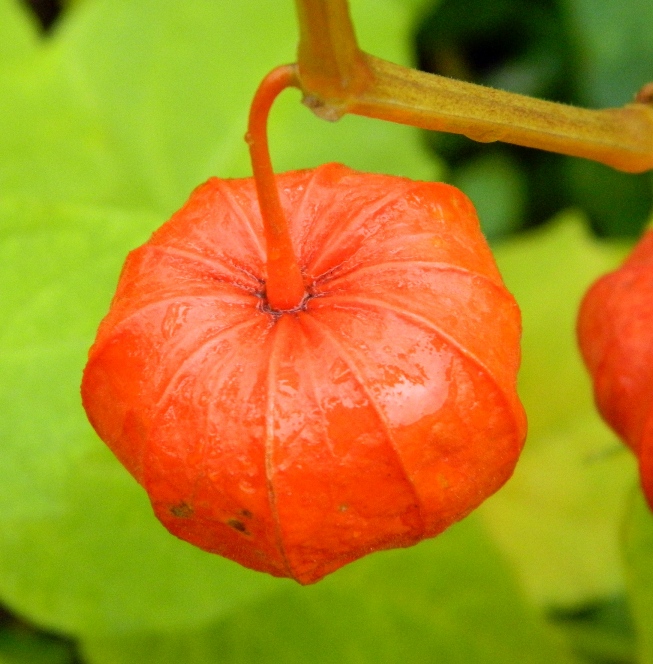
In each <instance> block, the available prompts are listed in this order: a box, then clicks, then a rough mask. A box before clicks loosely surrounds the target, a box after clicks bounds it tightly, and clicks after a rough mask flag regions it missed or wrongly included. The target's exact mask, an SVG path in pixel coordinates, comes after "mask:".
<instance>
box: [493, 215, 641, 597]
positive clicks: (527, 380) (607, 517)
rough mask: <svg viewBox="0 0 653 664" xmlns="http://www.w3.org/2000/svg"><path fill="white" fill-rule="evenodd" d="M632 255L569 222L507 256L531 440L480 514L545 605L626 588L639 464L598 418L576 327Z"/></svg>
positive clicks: (511, 246)
mask: <svg viewBox="0 0 653 664" xmlns="http://www.w3.org/2000/svg"><path fill="white" fill-rule="evenodd" d="M624 251H625V247H623V246H619V245H614V244H607V243H606V244H600V243H599V242H598V241H596V240H593V239H591V238H590V237H589V235H588V233H587V232H586V231H585V230H584V229H583V224H582V220H581V219H579V218H578V217H576V216H574V215H573V214H567V215H565V216H563V217H561V218H560V219H559V220H558V221H557V222H556V223H554V224H551V225H549V226H547V227H546V228H544V229H541V230H538V231H535V232H531V233H528V234H525V235H523V236H522V237H519V238H517V239H515V240H513V241H511V242H507V243H505V244H503V245H501V246H500V247H499V248H498V250H497V252H496V256H497V260H498V263H499V266H500V268H501V270H502V273H503V275H504V278H505V281H506V284H507V285H508V288H509V289H510V290H511V291H512V292H513V293H514V295H515V296H516V298H517V301H518V302H519V305H520V307H521V309H522V317H523V340H522V349H523V363H522V369H521V372H520V379H519V391H520V395H521V398H522V401H523V403H524V406H525V408H526V412H527V413H528V418H529V434H528V438H527V441H526V446H525V449H524V452H523V453H522V457H521V459H520V462H519V464H518V465H517V470H516V471H515V474H514V476H513V478H512V479H511V480H510V481H509V482H508V484H507V485H506V486H505V487H504V488H503V489H502V490H501V491H500V492H499V493H498V494H497V495H496V496H494V497H493V498H491V499H490V500H489V501H488V502H487V503H486V504H485V505H484V506H483V507H482V508H481V512H482V514H483V515H484V516H485V518H486V519H487V521H488V523H489V525H490V527H491V529H492V531H493V533H494V534H495V536H496V537H497V538H498V541H499V542H500V543H501V546H502V548H503V549H504V550H505V551H506V553H507V554H508V555H509V557H510V558H511V559H512V560H513V562H514V563H515V565H516V566H517V569H518V570H519V574H520V577H521V580H522V583H523V584H524V587H525V588H526V589H527V591H528V593H529V595H530V596H531V597H533V598H534V599H535V600H536V601H537V602H538V603H541V604H554V605H555V604H566V605H569V604H580V603H583V602H585V601H587V600H588V599H591V600H594V599H595V598H597V597H602V596H605V595H615V594H618V593H619V592H620V591H621V590H622V587H623V579H622V572H621V565H620V554H619V543H618V539H617V531H618V527H619V524H620V521H621V518H622V514H623V510H624V509H625V500H626V494H627V492H628V490H629V487H630V486H631V484H632V482H633V477H634V475H635V472H636V469H635V462H634V459H633V458H632V456H631V455H630V453H629V452H628V451H627V450H626V448H625V447H624V446H623V445H622V444H621V443H620V442H619V441H618V440H617V438H616V436H615V435H614V434H613V433H612V432H611V431H610V430H609V429H608V427H607V426H606V425H605V424H603V422H602V421H601V420H600V418H599V416H598V414H597V413H596V410H595V408H594V404H593V400H592V388H591V384H590V380H589V377H588V375H587V372H586V371H585V368H584V367H583V365H582V361H581V359H580V355H579V352H578V350H577V347H576V335H575V325H576V314H577V310H578V306H579V303H580V300H581V297H582V296H583V294H584V292H585V291H586V289H587V288H588V286H589V285H590V283H591V282H592V281H593V280H594V279H596V278H597V277H598V276H599V275H601V274H602V273H604V272H607V271H608V270H610V269H613V268H614V267H615V266H616V264H617V263H618V262H619V259H620V258H621V257H622V255H623V254H624Z"/></svg>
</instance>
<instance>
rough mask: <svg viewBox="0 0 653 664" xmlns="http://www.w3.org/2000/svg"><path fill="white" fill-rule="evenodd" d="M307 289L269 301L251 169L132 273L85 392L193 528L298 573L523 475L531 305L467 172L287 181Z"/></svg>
mask: <svg viewBox="0 0 653 664" xmlns="http://www.w3.org/2000/svg"><path fill="white" fill-rule="evenodd" d="M277 186H278V190H279V193H280V196H281V203H282V206H283V209H284V212H285V214H286V216H287V219H288V224H289V227H290V235H291V237H292V242H293V246H294V250H295V252H296V254H297V257H298V262H299V264H300V267H301V272H302V275H303V278H304V283H305V287H306V293H307V295H306V298H305V299H304V301H303V302H302V303H301V305H300V306H298V307H297V308H296V309H294V310H291V311H283V312H279V311H274V310H272V309H271V307H270V306H269V304H268V303H267V301H266V294H265V280H266V255H265V241H264V233H263V227H262V222H261V217H260V212H259V209H258V203H257V197H256V192H255V187H254V182H253V180H252V179H251V178H248V179H241V180H219V179H217V178H212V179H211V180H209V181H208V182H206V183H205V184H204V185H202V186H200V187H199V188H198V189H196V190H195V191H194V192H193V194H192V195H191V197H190V199H189V201H188V202H187V203H186V205H185V206H184V207H183V208H182V209H181V210H180V211H179V212H177V213H176V214H175V215H173V217H172V218H171V219H170V221H168V222H167V223H166V224H164V225H163V226H162V227H161V228H160V229H159V230H158V231H157V232H155V233H154V235H153V236H152V238H151V239H150V240H149V241H148V242H147V243H146V244H144V245H143V246H142V247H140V248H138V249H136V250H135V251H133V252H132V253H131V254H130V255H129V256H128V258H127V261H126V263H125V266H124V268H123V271H122V274H121V277H120V282H119V284H118V289H117V292H116V295H115V297H114V299H113V302H112V304H111V309H110V311H109V313H108V315H107V316H106V317H105V319H104V320H103V321H102V324H101V325H100V328H99V331H98V334H97V339H96V341H95V344H94V345H93V347H92V348H91V350H90V353H89V361H88V365H87V367H86V370H85V373H84V378H83V383H82V396H83V403H84V407H85V408H86V411H87V413H88V416H89V419H90V421H91V422H92V424H93V426H94V427H95V429H96V431H97V432H98V434H99V435H100V437H101V438H102V439H103V440H104V441H105V442H106V443H107V444H108V445H109V447H110V448H111V449H112V450H113V451H114V453H115V454H116V456H117V457H118V458H119V459H120V461H121V462H122V463H123V464H124V465H125V467H126V468H127V469H128V470H129V471H130V472H131V473H132V475H133V476H134V477H135V478H136V479H137V480H138V482H140V483H141V484H142V485H143V487H144V488H145V489H146V491H147V493H148V494H149V496H150V499H151V501H152V505H153V507H154V511H155V513H156V515H157V517H158V518H159V519H160V520H161V522H162V523H163V524H164V525H165V527H166V528H167V529H168V530H170V532H172V533H173V534H175V535H177V536H178V537H180V538H182V539H184V540H187V541H189V542H191V543H193V544H195V545H197V546H199V547H201V548H202V549H205V550H207V551H210V552H213V553H217V554H220V555H222V556H226V557H227V558H230V559H232V560H235V561H237V562H239V563H241V564H243V565H245V566H246V567H250V568H252V569H256V570H261V571H265V572H269V573H270V574H273V575H276V576H287V577H292V578H294V579H296V580H297V581H299V582H300V583H312V582H314V581H317V580H319V579H320V578H322V577H323V576H324V575H325V574H328V573H330V572H332V571H334V570H336V569H338V568H339V567H341V566H342V565H344V564H346V563H348V562H350V561H352V560H355V559H357V558H360V557H361V556H364V555H366V554H368V553H370V552H373V551H376V550H380V549H387V548H392V547H405V546H410V545H412V544H415V543H416V542H418V541H420V540H421V539H423V538H426V537H433V536H434V535H437V534H438V533H440V532H441V531H442V530H444V529H445V528H447V527H448V526H449V525H450V524H452V523H453V522H455V521H457V520H459V519H461V518H462V517H464V516H465V515H466V514H468V513H469V512H470V511H471V510H473V509H474V508H475V507H477V506H478V505H479V504H480V503H481V502H482V501H483V500H484V499H485V498H486V497H488V496H489V495H491V494H492V493H494V492H495V491H496V490H497V489H498V488H499V487H500V486H501V485H502V484H503V483H504V482H505V481H506V480H507V479H508V478H509V477H510V475H511V473H512V470H513V467H514V465H515V462H516V460H517V457H518V455H519V452H520V450H521V447H522V444H523V440H524V437H525V429H526V423H525V417H524V413H523V409H522V407H521V404H520V402H519V400H518V397H517V394H516V390H515V382H516V374H517V370H518V365H519V357H520V352H519V339H520V315H519V310H518V307H517V305H516V303H515V301H514V299H513V298H512V296H511V295H510V294H509V292H508V291H507V290H506V288H505V286H504V285H503V283H502V280H501V277H500V275H499V273H498V271H497V268H496V265H495V263H494V260H493V258H492V255H491V253H490V250H489V248H488V246H487V244H486V242H485V240H484V238H483V236H482V234H481V232H480V230H479V224H478V220H477V217H476V214H475V212H474V209H473V207H472V205H471V203H470V202H469V200H468V199H467V198H466V197H465V196H464V195H463V194H462V193H461V192H460V191H458V190H457V189H455V188H453V187H451V186H448V185H445V184H437V183H424V182H413V181H410V180H407V179H404V178H397V177H391V176H385V175H371V174H365V173H359V172H356V171H353V170H351V169H349V168H346V167H344V166H341V165H338V164H327V165H324V166H320V167H319V168H316V169H314V170H302V171H295V172H289V173H284V174H281V175H278V176H277Z"/></svg>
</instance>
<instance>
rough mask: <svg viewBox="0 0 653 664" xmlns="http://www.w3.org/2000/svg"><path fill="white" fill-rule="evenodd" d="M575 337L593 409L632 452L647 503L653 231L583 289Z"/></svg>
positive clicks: (652, 490) (651, 483) (652, 443)
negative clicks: (623, 259) (591, 389)
mask: <svg viewBox="0 0 653 664" xmlns="http://www.w3.org/2000/svg"><path fill="white" fill-rule="evenodd" d="M578 338H579V343H580V347H581V351H582V353H583V358H584V359H585V363H586V365H587V367H588V369H589V371H590V374H591V375H592V379H593V381H594V396H595V399H596V404H597V406H598V408H599V411H600V412H601V414H602V415H603V417H604V418H605V420H606V422H607V423H608V424H609V425H610V426H611V427H612V428H613V429H614V430H615V431H616V432H617V433H618V434H619V436H621V438H622V439H623V440H624V442H625V443H626V444H627V445H628V446H629V447H630V448H631V449H632V450H633V452H635V454H636V455H637V458H638V459H639V466H640V474H641V478H642V485H643V487H644V492H645V494H646V497H647V499H648V502H649V504H650V505H651V509H653V231H648V232H647V233H645V234H644V236H643V237H642V239H641V240H640V242H639V243H638V244H637V246H636V247H635V249H634V251H633V252H632V254H631V255H630V256H629V258H628V259H627V260H626V262H625V263H624V264H623V265H622V266H621V267H620V268H619V269H618V270H616V271H615V272H611V273H610V274H607V275H605V276H603V277H601V279H599V280H598V281H597V282H596V283H595V284H594V285H593V286H592V287H591V288H590V289H589V291H588V292H587V294H586V295H585V298H584V299H583V302H582V305H581V308H580V313H579V317H578Z"/></svg>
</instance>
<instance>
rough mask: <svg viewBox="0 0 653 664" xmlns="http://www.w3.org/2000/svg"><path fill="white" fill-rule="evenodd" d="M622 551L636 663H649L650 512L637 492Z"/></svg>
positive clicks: (652, 653)
mask: <svg viewBox="0 0 653 664" xmlns="http://www.w3.org/2000/svg"><path fill="white" fill-rule="evenodd" d="M624 553H625V560H626V579H627V585H628V591H629V597H630V602H631V606H632V610H633V614H634V616H635V623H636V625H637V632H638V641H639V656H640V659H639V662H640V664H651V663H652V662H653V621H652V620H651V616H653V514H651V509H650V507H649V506H648V505H647V504H646V502H645V500H644V496H643V495H642V493H641V491H639V490H638V491H637V492H636V494H635V496H634V499H633V501H632V504H631V506H630V510H629V514H628V519H627V522H626V529H625V538H624Z"/></svg>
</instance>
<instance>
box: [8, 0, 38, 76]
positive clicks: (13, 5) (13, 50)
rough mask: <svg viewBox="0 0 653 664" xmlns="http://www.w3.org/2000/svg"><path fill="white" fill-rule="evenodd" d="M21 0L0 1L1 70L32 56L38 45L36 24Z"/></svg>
mask: <svg viewBox="0 0 653 664" xmlns="http://www.w3.org/2000/svg"><path fill="white" fill-rule="evenodd" d="M30 19H31V17H30V16H29V14H28V12H27V9H26V8H25V6H24V4H23V3H21V2H19V0H0V68H4V67H6V66H7V65H11V64H14V63H16V62H19V61H20V60H22V59H24V58H26V57H27V56H28V55H30V54H31V53H32V52H33V51H34V49H35V47H36V45H37V43H38V37H37V33H36V22H35V21H34V20H30Z"/></svg>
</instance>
